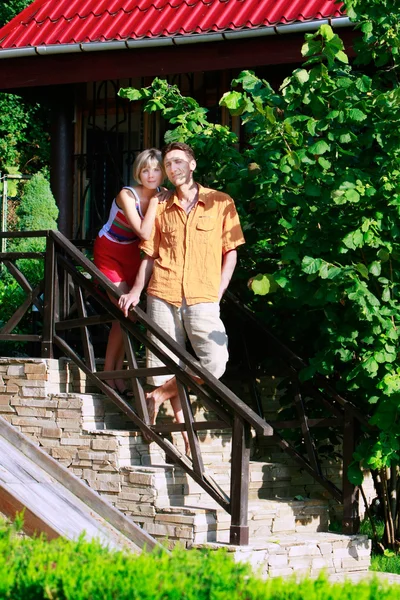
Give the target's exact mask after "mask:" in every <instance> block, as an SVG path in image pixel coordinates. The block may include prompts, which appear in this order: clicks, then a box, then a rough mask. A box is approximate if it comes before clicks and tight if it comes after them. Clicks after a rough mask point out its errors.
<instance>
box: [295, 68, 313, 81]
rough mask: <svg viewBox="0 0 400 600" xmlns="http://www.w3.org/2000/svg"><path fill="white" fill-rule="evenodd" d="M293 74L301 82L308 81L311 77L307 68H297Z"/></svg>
mask: <svg viewBox="0 0 400 600" xmlns="http://www.w3.org/2000/svg"><path fill="white" fill-rule="evenodd" d="M293 75H294V76H295V78H296V79H297V80H298V81H299V82H300V83H306V81H308V80H309V77H310V76H309V74H308V71H306V70H305V69H296V70H295V71H294V72H293Z"/></svg>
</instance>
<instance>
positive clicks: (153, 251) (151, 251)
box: [139, 218, 160, 258]
mask: <svg viewBox="0 0 400 600" xmlns="http://www.w3.org/2000/svg"><path fill="white" fill-rule="evenodd" d="M139 247H140V249H141V250H143V252H144V253H145V254H147V256H150V258H158V256H159V247H160V223H159V220H158V218H156V220H155V223H154V227H153V230H152V232H151V236H150V238H149V239H148V240H142V241H141V242H140V244H139Z"/></svg>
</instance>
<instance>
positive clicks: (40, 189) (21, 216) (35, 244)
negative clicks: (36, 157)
mask: <svg viewBox="0 0 400 600" xmlns="http://www.w3.org/2000/svg"><path fill="white" fill-rule="evenodd" d="M16 214H17V217H18V223H17V229H18V231H37V230H45V229H57V217H58V208H57V205H56V202H55V200H54V196H53V194H52V192H51V189H50V184H49V182H48V181H47V179H46V178H45V177H44V175H43V174H42V173H36V174H35V175H34V176H33V177H32V179H30V180H29V181H28V182H27V183H26V185H25V188H24V193H23V196H22V198H21V202H20V204H19V206H18V208H17V209H16ZM14 246H15V247H16V248H18V250H21V251H31V252H36V251H42V250H44V248H45V240H44V239H43V238H26V239H21V240H18V241H17V242H15V244H14Z"/></svg>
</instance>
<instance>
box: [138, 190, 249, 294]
mask: <svg viewBox="0 0 400 600" xmlns="http://www.w3.org/2000/svg"><path fill="white" fill-rule="evenodd" d="M198 188H199V197H198V202H197V203H196V205H195V207H194V208H193V209H192V210H191V211H190V213H189V214H188V215H187V214H186V213H185V211H184V210H183V208H182V207H181V205H180V203H179V200H178V197H177V195H176V194H174V195H173V196H172V197H171V198H170V199H169V200H168V201H167V202H165V203H163V204H160V205H159V207H158V212H157V217H156V220H155V225H154V227H153V232H152V235H151V238H150V239H149V240H147V241H143V242H142V243H141V245H140V247H141V248H142V250H143V251H144V252H145V253H146V254H147V255H148V256H150V257H152V258H154V259H155V261H154V269H153V275H152V277H151V279H150V283H149V286H148V288H147V292H148V293H149V294H150V295H152V296H156V297H157V298H161V299H162V300H165V301H166V302H169V303H170V304H174V305H175V306H181V304H182V300H183V298H186V302H187V304H188V305H191V304H198V303H200V302H218V292H219V286H220V283H221V266H222V256H223V255H224V254H225V253H226V252H229V250H234V249H235V248H236V247H237V246H240V245H241V244H244V241H245V240H244V237H243V233H242V228H241V227H240V222H239V216H238V214H237V212H236V207H235V204H234V202H233V200H232V198H230V197H229V196H228V195H227V194H224V193H222V192H217V191H216V190H210V189H208V188H204V187H202V186H201V185H199V186H198Z"/></svg>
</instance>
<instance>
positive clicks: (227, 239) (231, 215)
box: [222, 198, 245, 254]
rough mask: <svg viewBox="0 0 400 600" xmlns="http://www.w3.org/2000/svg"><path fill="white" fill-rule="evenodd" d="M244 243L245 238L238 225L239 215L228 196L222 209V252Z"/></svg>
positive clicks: (224, 252)
mask: <svg viewBox="0 0 400 600" xmlns="http://www.w3.org/2000/svg"><path fill="white" fill-rule="evenodd" d="M244 243H245V239H244V236H243V231H242V228H241V226H240V220H239V215H238V213H237V210H236V206H235V203H234V201H233V200H232V199H231V198H229V200H228V202H227V205H226V207H225V210H224V219H223V225H222V252H223V254H226V253H227V252H229V251H230V250H235V248H237V247H238V246H241V245H242V244H244Z"/></svg>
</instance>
